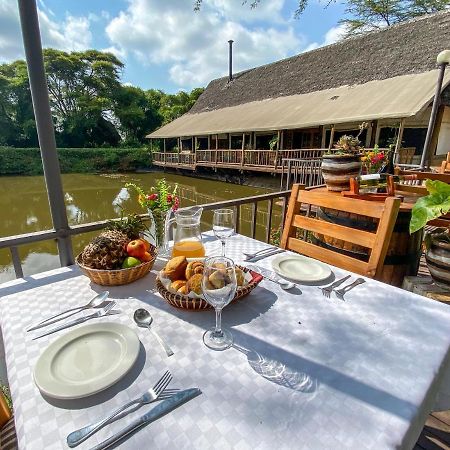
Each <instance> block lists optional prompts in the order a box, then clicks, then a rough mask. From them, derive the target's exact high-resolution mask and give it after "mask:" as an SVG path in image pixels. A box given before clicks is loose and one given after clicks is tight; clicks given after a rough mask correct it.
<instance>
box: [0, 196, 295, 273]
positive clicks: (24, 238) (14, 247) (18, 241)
mask: <svg viewBox="0 0 450 450" xmlns="http://www.w3.org/2000/svg"><path fill="white" fill-rule="evenodd" d="M289 195H290V191H280V192H273V193H270V194H263V195H256V196H252V197H244V198H238V199H234V200H225V201H220V202H214V203H207V204H204V205H201V206H203V209H204V210H205V211H212V210H214V209H219V208H233V209H234V211H235V227H236V232H238V233H239V232H240V233H242V234H246V235H247V236H250V237H252V238H255V237H256V236H257V224H258V221H257V219H258V215H260V213H261V212H265V213H266V214H265V220H264V224H263V226H262V227H261V228H263V229H264V233H263V234H264V236H263V238H264V239H263V240H264V241H265V242H269V240H270V232H271V230H272V225H273V214H274V207H275V206H277V207H280V206H281V214H280V224H279V226H280V227H283V225H284V218H285V213H286V207H287V200H288V197H289ZM261 203H267V210H266V211H261V210H258V206H259V205H260V204H261ZM247 205H250V207H251V214H250V217H248V218H243V217H242V211H241V209H242V207H243V206H247ZM140 217H142V218H143V219H144V220H149V216H148V214H141V215H140ZM246 219H247V220H246ZM248 219H250V220H248ZM115 220H119V219H115ZM244 221H245V222H247V223H248V221H250V229H249V230H248V231H249V232H248V233H246V232H245V230H244V227H243V226H242V225H243V223H244ZM108 222H109V220H102V221H99V222H91V223H86V224H81V225H73V226H70V227H69V230H68V234H69V235H71V236H74V235H79V234H84V233H89V232H92V231H98V230H101V229H103V228H105V226H106V225H107V223H108ZM277 225H278V224H277ZM209 228H211V227H209ZM61 236H62V232H57V231H56V230H44V231H36V232H34V233H27V234H21V235H18V236H8V237H3V238H0V249H4V248H6V249H9V250H10V253H11V260H12V263H13V267H14V271H15V274H16V278H21V277H23V270H22V263H21V260H20V256H19V251H18V247H20V246H22V245H28V244H31V243H34V242H42V241H48V240H54V239H58V238H59V237H61Z"/></svg>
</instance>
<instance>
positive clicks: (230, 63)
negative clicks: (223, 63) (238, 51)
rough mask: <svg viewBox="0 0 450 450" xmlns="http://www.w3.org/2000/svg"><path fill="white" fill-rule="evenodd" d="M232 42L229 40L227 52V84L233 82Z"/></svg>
mask: <svg viewBox="0 0 450 450" xmlns="http://www.w3.org/2000/svg"><path fill="white" fill-rule="evenodd" d="M233 42H234V41H233V40H232V39H230V40H229V41H228V44H229V45H230V47H229V51H228V83H229V82H230V81H233Z"/></svg>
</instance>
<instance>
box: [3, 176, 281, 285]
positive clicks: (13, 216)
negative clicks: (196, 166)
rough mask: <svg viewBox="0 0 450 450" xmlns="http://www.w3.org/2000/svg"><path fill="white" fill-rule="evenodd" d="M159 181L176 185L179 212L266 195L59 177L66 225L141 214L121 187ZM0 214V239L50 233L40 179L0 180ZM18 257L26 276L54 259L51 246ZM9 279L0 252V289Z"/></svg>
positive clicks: (229, 187) (188, 182)
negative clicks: (182, 208)
mask: <svg viewBox="0 0 450 450" xmlns="http://www.w3.org/2000/svg"><path fill="white" fill-rule="evenodd" d="M162 176H164V177H166V179H167V181H168V183H169V184H171V185H173V184H175V183H178V184H179V191H178V193H179V196H180V198H181V204H182V205H184V206H190V205H193V204H200V203H207V202H212V201H218V200H228V199H231V198H237V197H247V196H251V195H258V194H263V193H265V192H268V190H269V189H265V188H253V187H248V186H237V185H233V184H226V183H223V182H219V181H213V180H203V179H198V178H193V177H183V176H179V175H173V174H161V173H145V174H114V175H86V174H65V175H63V176H62V181H63V188H64V191H65V193H64V199H65V202H66V208H67V215H68V219H69V223H70V224H71V225H75V224H80V223H87V222H95V221H99V220H105V219H109V218H113V217H118V216H119V215H120V212H121V209H122V207H123V208H124V210H125V211H126V212H135V213H141V212H142V210H141V209H140V207H139V205H138V204H137V201H136V198H135V196H134V195H133V193H131V195H130V193H129V192H128V191H127V190H126V189H125V188H124V185H125V183H127V182H133V183H137V184H140V185H142V186H144V187H145V189H148V190H149V189H150V187H152V186H155V184H156V181H157V180H158V179H159V178H161V177H162ZM260 207H261V209H262V210H263V209H264V208H266V207H267V206H266V204H264V202H262V203H261V205H260ZM276 208H277V209H278V211H280V210H281V208H279V207H276ZM0 211H2V215H1V220H0V237H1V236H12V235H17V234H23V233H31V232H33V231H39V230H45V229H50V228H52V222H51V217H50V212H49V207H48V198H47V192H46V189H45V183H44V178H43V177H41V176H39V177H5V176H2V177H0ZM211 214H212V213H210V212H208V213H205V214H204V216H205V217H204V229H206V228H210V223H211V217H212V216H211ZM249 214H250V215H251V207H250V206H248V207H242V209H241V217H242V219H243V220H245V221H246V222H244V224H243V228H242V231H243V232H244V233H249V230H250V226H251V225H250V223H251V217H247V216H249ZM261 214H264V213H261ZM210 216H211V217H210ZM266 223H267V222H266V217H265V216H263V215H259V216H258V222H257V237H258V236H259V237H260V238H262V237H263V236H264V231H265V224H266ZM272 223H273V225H276V224H277V218H274V221H273V222H272ZM92 237H93V234H92V233H91V234H89V235H83V236H75V237H74V238H73V247H74V253H75V254H78V253H79V252H80V251H81V249H82V248H83V247H84V245H86V243H87V242H88V241H89V239H91V238H92ZM20 254H21V257H22V261H24V262H26V265H27V268H26V273H27V274H32V273H37V272H39V271H42V270H48V269H51V268H53V267H55V265H54V260H55V258H51V259H52V261H50V259H49V258H47V256H46V255H50V256H52V255H53V256H54V255H56V246H55V244H54V242H53V241H48V242H42V243H37V244H33V245H27V246H22V247H20ZM31 254H41V257H40V260H39V263H38V261H37V260H34V259H32V260H28V261H27V259H26V258H27V257H28V255H31ZM12 273H13V271H12V270H11V257H10V254H9V251H0V283H1V282H3V281H7V280H9V279H12V278H13V275H12Z"/></svg>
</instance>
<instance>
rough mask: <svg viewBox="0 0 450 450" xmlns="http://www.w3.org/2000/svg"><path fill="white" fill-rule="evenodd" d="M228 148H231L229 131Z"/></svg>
mask: <svg viewBox="0 0 450 450" xmlns="http://www.w3.org/2000/svg"><path fill="white" fill-rule="evenodd" d="M228 149H229V150H231V133H228Z"/></svg>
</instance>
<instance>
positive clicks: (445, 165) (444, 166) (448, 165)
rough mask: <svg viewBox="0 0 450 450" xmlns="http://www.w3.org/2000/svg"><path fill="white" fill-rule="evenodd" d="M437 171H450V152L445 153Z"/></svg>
mask: <svg viewBox="0 0 450 450" xmlns="http://www.w3.org/2000/svg"><path fill="white" fill-rule="evenodd" d="M439 173H447V174H448V173H450V152H448V153H447V158H446V159H445V161H442V163H441V167H440V169H439Z"/></svg>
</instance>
